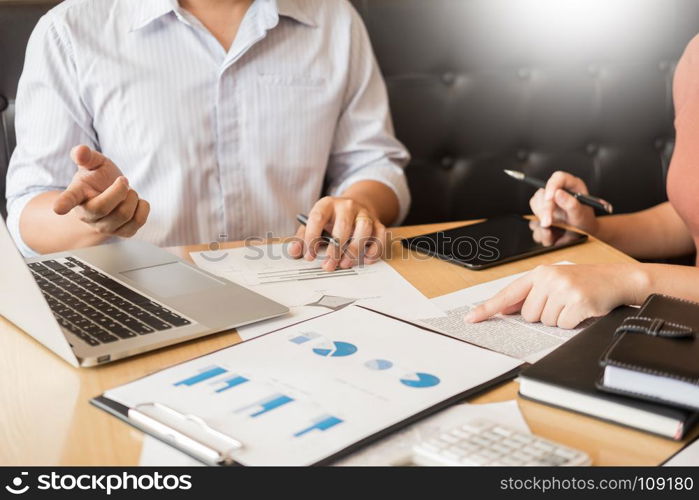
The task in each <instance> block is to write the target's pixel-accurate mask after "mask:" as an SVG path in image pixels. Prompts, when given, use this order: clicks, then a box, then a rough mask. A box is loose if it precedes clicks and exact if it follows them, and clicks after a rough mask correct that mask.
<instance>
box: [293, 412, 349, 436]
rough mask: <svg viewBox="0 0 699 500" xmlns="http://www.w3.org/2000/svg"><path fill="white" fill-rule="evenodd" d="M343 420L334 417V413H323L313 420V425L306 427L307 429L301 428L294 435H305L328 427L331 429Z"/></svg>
mask: <svg viewBox="0 0 699 500" xmlns="http://www.w3.org/2000/svg"><path fill="white" fill-rule="evenodd" d="M342 422H343V420H342V419H340V418H337V417H333V416H332V415H323V416H322V417H319V418H317V419H315V420H314V421H313V425H311V426H309V427H306V428H305V429H301V430H300V431H298V432H297V433H295V434H294V437H301V436H305V435H306V434H308V433H309V432H313V431H319V432H325V431H327V430H328V429H331V428H333V427H335V426H336V425H338V424H341V423H342Z"/></svg>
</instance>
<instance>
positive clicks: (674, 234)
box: [594, 202, 695, 259]
mask: <svg viewBox="0 0 699 500" xmlns="http://www.w3.org/2000/svg"><path fill="white" fill-rule="evenodd" d="M597 221H598V228H597V231H596V232H595V233H594V236H596V237H597V238H599V239H601V240H602V241H605V242H606V243H609V244H610V245H612V246H614V247H616V248H618V249H619V250H621V251H622V252H625V253H627V254H629V255H631V256H632V257H636V258H639V259H658V258H669V257H681V256H683V255H689V254H691V253H692V252H694V251H695V247H694V241H693V240H692V236H691V234H690V232H689V230H688V229H687V226H686V225H685V223H684V221H683V220H682V219H681V218H680V216H679V215H678V214H677V212H676V211H675V209H674V208H673V207H672V205H671V204H670V203H669V202H666V203H662V204H660V205H656V206H655V207H652V208H649V209H647V210H642V211H640V212H635V213H632V214H624V215H611V216H607V217H599V218H598V219H597Z"/></svg>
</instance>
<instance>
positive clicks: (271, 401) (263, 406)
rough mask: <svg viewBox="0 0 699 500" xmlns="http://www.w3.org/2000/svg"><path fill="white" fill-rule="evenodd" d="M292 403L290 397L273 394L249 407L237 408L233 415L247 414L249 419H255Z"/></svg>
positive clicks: (292, 399)
mask: <svg viewBox="0 0 699 500" xmlns="http://www.w3.org/2000/svg"><path fill="white" fill-rule="evenodd" d="M292 401H294V398H292V397H290V396H286V395H284V394H273V395H271V396H269V397H266V398H264V399H261V400H260V401H257V402H255V403H253V404H251V405H247V406H243V407H242V408H238V409H237V410H236V411H235V413H247V415H248V416H249V417H251V418H256V417H259V416H261V415H264V414H265V413H268V412H270V411H273V410H276V409H277V408H280V407H282V406H284V405H285V404H288V403H291V402H292Z"/></svg>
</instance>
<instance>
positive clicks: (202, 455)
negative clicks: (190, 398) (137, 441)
mask: <svg viewBox="0 0 699 500" xmlns="http://www.w3.org/2000/svg"><path fill="white" fill-rule="evenodd" d="M128 418H129V420H131V421H132V422H133V423H134V424H135V425H136V426H138V427H140V428H142V429H143V430H144V431H145V432H147V433H149V434H151V435H153V436H154V437H157V438H158V439H160V440H162V441H164V442H166V443H168V444H171V445H172V446H174V447H176V448H179V449H181V450H182V451H184V452H186V453H188V454H189V455H191V456H193V457H195V458H196V459H198V460H200V461H202V462H204V463H206V464H209V465H235V464H236V460H235V458H234V457H233V455H234V453H235V452H236V451H239V450H241V449H242V448H243V443H241V442H240V441H238V440H237V439H235V438H233V437H231V436H229V435H227V434H224V433H223V432H221V431H219V430H216V429H214V428H213V427H211V426H210V425H209V424H208V423H207V422H206V421H205V420H204V419H203V418H201V417H199V416H197V415H192V414H184V413H181V412H179V411H177V410H175V409H173V408H171V407H169V406H167V405H164V404H162V403H157V402H154V403H141V404H139V405H136V406H135V407H134V408H129V410H128Z"/></svg>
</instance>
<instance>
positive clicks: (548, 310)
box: [465, 264, 649, 328]
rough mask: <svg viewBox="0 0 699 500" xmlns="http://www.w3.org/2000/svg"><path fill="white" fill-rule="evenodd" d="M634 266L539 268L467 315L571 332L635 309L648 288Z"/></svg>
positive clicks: (470, 319) (473, 319) (469, 318)
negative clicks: (506, 317)
mask: <svg viewBox="0 0 699 500" xmlns="http://www.w3.org/2000/svg"><path fill="white" fill-rule="evenodd" d="M646 281H647V279H646V277H645V274H644V273H643V271H642V270H641V269H640V267H639V265H638V264H592V265H558V266H540V267H537V268H536V269H534V270H533V271H532V272H530V273H527V274H526V275H524V276H522V277H521V278H519V279H518V280H516V281H514V282H512V283H511V284H510V285H509V286H507V287H505V288H504V289H502V290H501V291H500V292H498V293H497V294H496V295H495V296H493V297H492V298H491V299H489V300H488V301H486V302H484V303H483V304H481V305H479V306H478V307H476V308H475V309H473V310H472V311H471V312H469V313H468V314H467V315H466V317H465V320H466V321H467V322H469V323H478V322H480V321H483V320H485V319H488V318H490V317H491V316H494V315H495V314H514V313H516V312H519V311H521V314H522V317H523V318H524V319H525V320H527V321H529V322H531V323H535V322H537V321H541V322H542V323H543V324H545V325H547V326H558V327H560V328H575V327H576V326H577V325H578V324H580V322H582V321H584V320H586V319H588V318H592V317H597V316H603V315H605V314H607V313H609V312H610V311H611V310H612V309H614V308H615V307H617V306H620V305H623V304H640V303H641V302H642V301H643V300H645V298H646V297H645V296H646V295H647V292H645V291H644V290H647V289H648V288H649V287H648V285H647V283H646Z"/></svg>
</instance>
